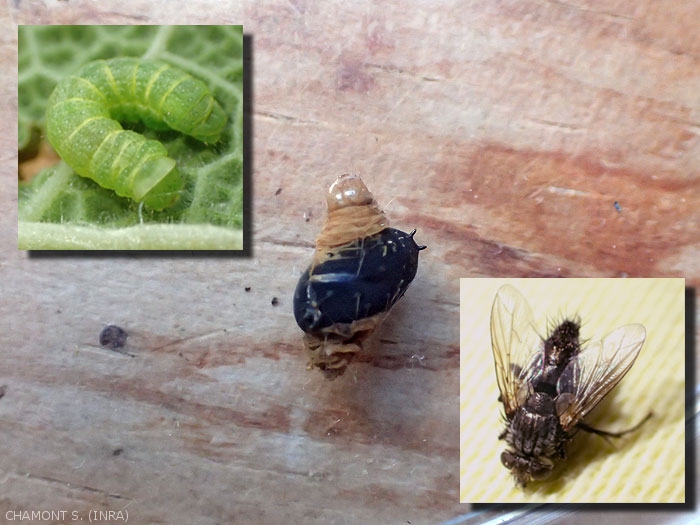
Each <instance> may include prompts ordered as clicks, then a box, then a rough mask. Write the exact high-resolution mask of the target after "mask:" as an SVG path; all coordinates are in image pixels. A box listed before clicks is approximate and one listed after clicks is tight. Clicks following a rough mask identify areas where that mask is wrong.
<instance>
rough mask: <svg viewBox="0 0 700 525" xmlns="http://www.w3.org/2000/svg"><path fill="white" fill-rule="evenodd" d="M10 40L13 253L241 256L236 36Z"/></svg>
mask: <svg viewBox="0 0 700 525" xmlns="http://www.w3.org/2000/svg"><path fill="white" fill-rule="evenodd" d="M18 31H19V35H18V41H19V53H18V57H19V62H18V75H19V79H18V106H19V111H18V136H19V144H18V152H19V167H18V171H19V194H18V247H19V249H21V250H91V251H92V250H141V251H148V250H242V249H243V245H244V243H243V208H244V206H243V203H244V200H245V199H244V191H245V188H244V170H243V156H244V153H243V152H244V147H243V144H244V137H243V85H244V81H243V80H244V67H243V26H240V25H239V26H20V27H19V30H18Z"/></svg>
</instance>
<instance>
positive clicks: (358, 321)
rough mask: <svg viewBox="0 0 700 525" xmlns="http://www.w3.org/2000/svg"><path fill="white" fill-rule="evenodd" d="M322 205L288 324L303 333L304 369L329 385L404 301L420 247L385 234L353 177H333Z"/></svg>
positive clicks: (390, 231) (407, 236) (382, 219)
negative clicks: (306, 362) (320, 374)
mask: <svg viewBox="0 0 700 525" xmlns="http://www.w3.org/2000/svg"><path fill="white" fill-rule="evenodd" d="M327 204H328V217H327V219H326V223H325V225H324V227H323V229H322V230H321V233H320V234H319V235H318V237H317V239H316V252H315V254H314V258H313V260H312V263H311V265H310V266H309V267H308V268H307V270H306V271H305V272H304V274H303V275H302V276H301V278H300V279H299V282H298V283H297V287H296V290H295V292H294V317H295V319H296V321H297V324H298V325H299V327H300V328H301V329H302V330H303V331H304V332H305V336H304V344H305V347H306V350H307V352H308V354H309V356H310V357H309V367H312V366H315V367H317V368H319V369H320V370H322V371H323V372H324V375H325V376H326V377H327V378H328V379H335V378H336V377H337V376H339V375H342V374H343V373H344V372H345V369H346V367H347V365H348V364H349V363H350V362H351V360H352V359H353V357H354V356H355V354H356V353H357V352H359V351H360V350H361V349H362V344H363V342H364V340H365V339H366V338H367V337H368V336H369V335H370V334H371V333H372V332H373V331H374V330H375V329H376V328H377V327H378V326H379V324H380V323H381V322H382V320H383V319H384V317H386V315H387V313H388V312H389V310H390V309H391V307H392V306H393V305H394V304H395V303H396V302H397V301H398V300H399V299H400V298H401V297H402V296H403V295H404V293H405V292H406V290H407V289H408V285H409V284H410V283H411V281H413V278H414V277H415V276H416V272H417V270H418V253H419V252H420V251H421V250H422V249H424V248H425V246H419V245H418V244H416V242H415V240H414V238H413V236H414V235H415V230H414V231H413V232H411V233H405V232H402V231H400V230H397V229H394V228H390V227H389V222H388V220H387V218H386V216H385V215H384V213H383V212H382V211H381V210H380V209H379V207H378V205H377V203H376V201H375V200H374V197H373V196H372V194H371V193H370V192H369V190H368V189H367V187H366V186H365V185H364V183H363V182H362V180H360V179H359V177H354V176H351V175H343V176H341V177H339V178H338V179H337V180H336V181H335V182H334V183H333V184H332V185H331V187H330V189H329V191H328V195H327Z"/></svg>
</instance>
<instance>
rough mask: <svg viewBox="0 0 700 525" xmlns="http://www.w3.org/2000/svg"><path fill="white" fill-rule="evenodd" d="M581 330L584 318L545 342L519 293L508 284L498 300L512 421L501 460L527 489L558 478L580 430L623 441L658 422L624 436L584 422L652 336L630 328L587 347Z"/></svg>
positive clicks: (502, 374) (496, 325) (502, 385)
mask: <svg viewBox="0 0 700 525" xmlns="http://www.w3.org/2000/svg"><path fill="white" fill-rule="evenodd" d="M580 327H581V325H580V323H579V321H578V320H572V319H566V320H564V321H563V322H561V323H559V324H558V325H557V326H556V327H555V328H554V329H553V330H552V331H551V333H550V334H549V335H548V336H547V338H546V339H542V338H541V337H540V336H539V335H538V334H537V332H536V330H535V328H534V323H533V316H532V310H531V309H530V306H529V305H528V303H527V301H526V300H525V298H524V297H523V296H522V295H521V294H520V292H518V291H517V290H516V289H515V288H513V287H512V286H510V285H505V286H503V287H501V288H500V289H499V290H498V293H497V294H496V298H495V300H494V302H493V307H492V309H491V344H492V346H493V357H494V360H495V364H496V378H497V380H498V388H499V389H500V391H501V395H500V397H499V400H500V401H501V402H502V403H503V407H504V409H505V419H506V428H505V430H504V431H503V432H502V433H501V435H500V436H499V439H505V441H506V443H507V445H508V446H507V449H506V450H505V451H504V452H503V453H502V454H501V463H503V465H504V466H505V467H506V468H507V469H508V470H510V472H511V473H512V474H513V476H514V477H515V480H516V482H517V484H518V485H521V486H523V487H524V486H525V485H526V484H527V483H529V482H531V481H539V480H542V479H545V478H547V477H548V476H549V475H550V474H551V471H552V469H553V467H554V464H555V461H557V460H563V459H565V458H566V447H567V445H568V443H569V442H570V441H571V439H572V438H573V436H574V435H575V434H576V432H577V431H578V430H583V431H586V432H591V433H594V434H598V435H600V436H603V437H604V438H608V437H620V436H622V435H624V434H626V433H628V432H632V431H634V430H636V429H637V428H639V426H640V425H641V424H642V423H644V421H646V420H647V419H648V418H649V417H651V414H649V415H648V416H647V417H646V418H645V419H644V420H643V421H641V422H640V423H638V424H637V425H635V426H634V427H633V428H630V429H627V430H624V431H622V432H606V431H603V430H598V429H595V428H593V427H590V426H588V425H587V424H586V423H584V422H583V418H584V417H586V415H588V413H589V412H590V411H591V410H592V409H593V408H594V407H595V406H596V405H597V404H598V403H600V401H601V400H602V399H603V398H604V397H605V396H606V395H607V394H608V393H609V392H610V391H611V390H612V389H613V387H615V385H617V383H619V382H620V380H621V379H622V378H623V377H624V376H625V374H626V373H627V372H628V371H629V369H630V368H631V367H632V364H633V363H634V361H635V359H636V358H637V355H639V351H640V350H641V349H642V346H643V345H644V339H645V338H646V331H645V329H644V326H642V325H641V324H629V325H625V326H622V327H620V328H617V329H616V330H614V331H612V332H611V333H610V334H608V335H606V336H605V337H604V338H603V339H602V340H600V341H596V342H595V343H592V344H589V345H587V346H586V347H585V348H583V347H582V345H581V342H580V340H579V329H580Z"/></svg>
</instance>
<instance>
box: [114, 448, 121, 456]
mask: <svg viewBox="0 0 700 525" xmlns="http://www.w3.org/2000/svg"><path fill="white" fill-rule="evenodd" d="M122 452H124V449H123V448H115V449H114V450H113V451H112V455H113V456H120V455H121V453H122Z"/></svg>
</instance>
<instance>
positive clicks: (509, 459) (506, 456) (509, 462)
mask: <svg viewBox="0 0 700 525" xmlns="http://www.w3.org/2000/svg"><path fill="white" fill-rule="evenodd" d="M501 463H503V466H504V467H506V468H507V469H508V470H510V469H512V468H513V465H514V463H515V458H514V457H513V454H511V453H510V452H508V451H507V450H506V451H504V452H501Z"/></svg>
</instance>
